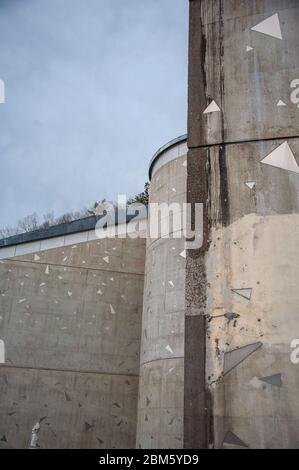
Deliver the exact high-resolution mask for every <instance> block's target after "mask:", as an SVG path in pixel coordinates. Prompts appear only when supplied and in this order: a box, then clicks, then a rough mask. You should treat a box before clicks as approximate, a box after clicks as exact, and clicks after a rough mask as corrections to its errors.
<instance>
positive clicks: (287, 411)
mask: <svg viewBox="0 0 299 470" xmlns="http://www.w3.org/2000/svg"><path fill="white" fill-rule="evenodd" d="M298 7H299V6H298V2H297V1H293V0H268V1H264V0H261V1H247V0H246V1H242V2H238V1H236V0H219V1H215V2H210V1H205V0H202V1H199V0H198V1H197V0H193V1H191V2H190V55H189V57H190V63H189V135H188V139H189V142H188V143H189V147H190V151H189V154H188V181H187V187H188V200H190V201H192V202H203V203H205V205H206V219H205V220H206V226H205V236H206V241H207V243H206V245H205V247H204V248H205V250H204V251H202V252H201V253H198V254H193V256H192V255H191V254H190V253H189V254H188V258H187V266H191V269H187V286H188V285H191V286H193V285H194V278H196V277H197V278H199V279H200V280H199V281H198V290H197V291H194V290H192V289H187V293H188V292H189V290H191V293H192V292H193V296H194V297H193V299H192V301H193V303H194V304H196V302H198V304H200V305H201V309H200V310H198V311H196V309H194V310H193V311H192V312H193V313H194V315H195V316H196V313H197V314H198V316H199V317H200V316H201V317H203V315H204V317H205V318H206V320H205V321H203V320H202V321H201V326H202V328H201V332H202V331H205V332H206V339H205V342H206V350H205V354H203V355H202V356H201V357H198V358H197V360H198V366H199V368H200V371H202V368H203V367H204V369H205V382H206V387H205V393H204V392H203V389H202V381H198V382H197V383H196V382H195V389H193V390H192V392H193V394H194V395H195V396H196V392H198V396H201V395H203V393H204V396H203V399H202V400H198V408H199V412H198V416H204V413H203V408H204V407H205V408H206V409H207V410H206V415H205V418H204V420H202V421H205V422H204V425H203V426H202V428H201V429H200V433H199V436H197V438H196V439H194V440H193V441H192V438H190V439H189V438H188V435H186V433H185V446H187V447H188V446H190V442H191V443H192V444H193V446H197V447H207V446H211V447H216V448H220V447H231V448H236V447H249V448H291V447H296V448H298V446H299V436H298V420H299V413H298V410H299V406H298V405H299V402H298V397H297V392H296V391H297V389H298V386H299V369H298V366H297V367H296V365H294V364H292V362H291V360H290V354H291V348H290V343H291V341H292V339H293V338H295V337H296V336H297V331H298V328H299V321H298V315H297V313H296V310H297V305H298V301H299V296H298V295H299V294H298V289H297V287H296V286H297V279H298V254H299V253H298V235H299V233H298V221H299V220H298V217H299V216H298V212H299V211H298V209H299V207H298V194H299V176H298V174H296V173H292V172H290V171H287V170H284V169H282V168H277V167H274V166H270V165H264V164H262V163H261V160H262V159H264V158H265V157H266V156H267V155H269V153H271V152H272V151H273V150H274V149H275V148H277V147H278V146H279V145H281V144H282V143H283V142H285V141H287V142H288V145H289V146H290V148H291V150H292V152H293V154H294V156H295V159H297V162H298V163H299V160H298V155H299V146H298V124H299V122H298V119H299V113H298V108H297V106H296V104H294V103H292V102H291V99H290V94H291V91H292V90H291V88H290V84H291V82H292V80H294V79H295V78H298V76H299V68H298V67H299V59H298V54H297V50H298V45H299V36H298V32H297V29H298V28H297V25H298V21H299V9H298ZM276 13H277V14H278V17H279V21H280V27H281V32H282V38H283V39H282V40H280V39H277V38H273V37H270V36H268V35H265V34H261V33H258V32H255V31H252V30H251V28H252V27H254V26H255V25H256V24H258V23H259V22H261V21H263V20H265V19H267V18H269V17H271V16H272V15H274V14H276ZM247 46H250V47H251V48H252V49H249V50H247ZM212 100H215V101H216V103H217V104H218V105H219V107H220V112H215V113H211V114H203V111H204V110H205V109H206V107H207V106H208V104H209V103H210V102H211V101H212ZM279 100H283V101H284V102H285V103H286V106H283V107H277V103H278V101H279ZM216 144H219V145H216ZM295 161H296V160H295ZM198 182H199V183H200V185H202V189H199V188H198ZM246 183H249V185H250V186H251V187H250V186H248V185H247V184H246ZM204 188H207V190H205V189H204ZM226 313H235V314H237V315H239V316H238V317H235V318H234V319H233V320H231V319H230V317H227V316H226V317H225V316H224V315H225V314H226ZM198 321H200V320H198ZM187 339H188V338H187V336H186V342H187ZM192 339H194V335H192V330H191V329H190V341H191V342H192ZM199 361H200V362H199ZM186 367H188V364H187V362H186V363H185V368H186ZM194 370H195V367H194ZM201 374H202V372H201ZM224 374H225V375H224ZM269 377H272V379H270V382H269V380H268V382H267V381H264V380H263V379H264V378H268V379H269ZM273 377H276V379H273ZM277 377H279V379H277ZM186 392H187V389H185V394H186ZM190 396H192V393H191V394H190ZM198 416H196V417H195V418H194V417H192V414H191V413H190V414H189V415H188V416H187V415H186V416H185V421H186V420H187V424H188V427H186V426H185V429H190V430H192V429H193V428H194V427H195V426H196V425H197V418H198Z"/></svg>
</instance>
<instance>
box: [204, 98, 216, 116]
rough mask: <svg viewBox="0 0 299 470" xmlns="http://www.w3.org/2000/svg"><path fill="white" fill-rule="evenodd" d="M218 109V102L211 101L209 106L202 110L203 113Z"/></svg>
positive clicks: (213, 111)
mask: <svg viewBox="0 0 299 470" xmlns="http://www.w3.org/2000/svg"><path fill="white" fill-rule="evenodd" d="M218 111H220V108H219V106H218V104H217V103H216V101H212V102H211V103H210V104H209V106H208V107H207V108H206V109H205V110H204V112H203V113H204V114H208V113H215V112H218Z"/></svg>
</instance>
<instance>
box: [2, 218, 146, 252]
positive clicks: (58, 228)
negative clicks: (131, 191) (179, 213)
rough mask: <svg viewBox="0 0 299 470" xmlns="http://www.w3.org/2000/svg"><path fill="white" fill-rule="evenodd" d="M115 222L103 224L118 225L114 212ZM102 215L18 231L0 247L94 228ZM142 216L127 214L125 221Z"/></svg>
mask: <svg viewBox="0 0 299 470" xmlns="http://www.w3.org/2000/svg"><path fill="white" fill-rule="evenodd" d="M115 215H116V217H115V224H114V223H112V222H111V223H109V222H108V224H105V225H118V217H117V212H116V214H115ZM102 217H104V215H97V216H94V215H92V216H90V217H85V218H84V219H78V220H73V221H72V222H68V223H65V224H59V225H53V226H52V227H49V228H46V229H38V230H34V231H33V232H25V233H20V234H19V235H13V236H12V237H8V238H3V239H2V240H0V249H1V248H4V247H6V246H13V245H20V244H22V243H29V242H34V241H39V240H44V239H46V238H55V237H61V236H64V235H71V234H73V233H79V232H85V231H88V230H94V229H95V226H96V223H97V222H98V220H100V219H101V218H102ZM134 217H135V218H140V219H142V217H140V216H137V214H136V215H127V219H126V223H129V222H130V221H131V220H132V219H133V218H134Z"/></svg>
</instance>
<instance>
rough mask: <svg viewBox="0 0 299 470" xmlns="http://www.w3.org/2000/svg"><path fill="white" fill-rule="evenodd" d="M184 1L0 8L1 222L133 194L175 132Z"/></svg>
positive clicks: (182, 96) (179, 119) (86, 1)
mask: <svg viewBox="0 0 299 470" xmlns="http://www.w3.org/2000/svg"><path fill="white" fill-rule="evenodd" d="M187 10H188V2H187V1H186V2H184V1H182V0H163V2H161V0H147V1H146V2H140V0H126V2H124V1H123V0H27V1H26V2H23V1H22V2H21V1H19V0H13V1H9V2H7V1H4V2H3V0H2V1H1V3H0V74H1V76H0V78H1V79H3V80H4V81H5V84H6V103H5V104H4V105H0V120H1V135H0V152H1V170H2V171H1V175H0V184H1V189H2V198H1V202H0V225H1V226H3V225H5V224H7V223H10V224H13V225H14V224H15V223H16V222H17V220H18V219H19V218H21V217H23V216H25V215H27V214H29V213H32V212H34V211H36V212H37V213H39V214H43V213H46V212H49V211H51V210H55V212H56V214H57V215H58V214H59V213H62V212H64V211H67V210H76V209H79V208H81V207H82V206H84V205H87V204H90V203H93V202H94V201H95V200H99V199H101V198H107V199H115V198H116V196H117V193H126V194H127V195H128V196H131V195H132V194H134V193H136V192H139V191H141V190H142V188H143V184H144V182H145V180H146V179H147V168H148V163H149V160H150V158H151V156H152V154H153V153H154V152H155V151H156V149H157V148H158V147H160V146H161V145H163V144H164V143H165V142H167V141H168V140H170V139H172V138H174V137H176V136H178V135H181V134H183V133H185V132H186V101H187V97H186V90H187V36H188V34H187V28H188V20H187V16H188V11H187Z"/></svg>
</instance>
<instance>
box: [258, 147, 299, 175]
mask: <svg viewBox="0 0 299 470" xmlns="http://www.w3.org/2000/svg"><path fill="white" fill-rule="evenodd" d="M261 163H264V164H266V165H271V166H274V167H276V168H281V169H282V170H287V171H292V172H294V173H299V166H298V163H297V161H296V159H295V157H294V154H293V152H292V150H291V149H290V146H289V144H288V143H287V141H285V142H284V143H283V144H281V145H279V147H277V148H276V149H275V150H273V152H271V153H269V155H267V156H266V157H265V158H264V159H263V160H261Z"/></svg>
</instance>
